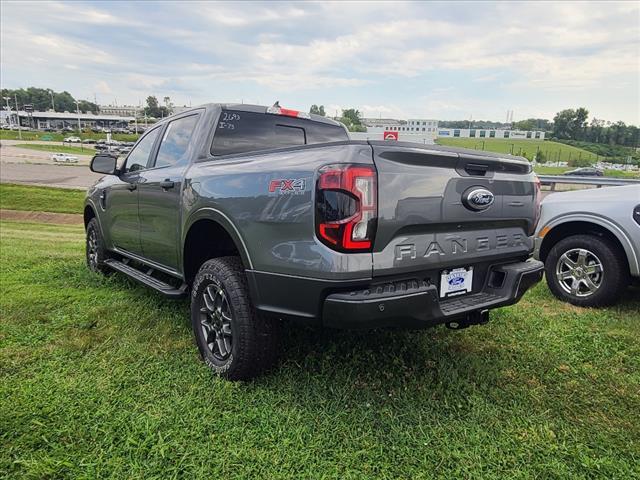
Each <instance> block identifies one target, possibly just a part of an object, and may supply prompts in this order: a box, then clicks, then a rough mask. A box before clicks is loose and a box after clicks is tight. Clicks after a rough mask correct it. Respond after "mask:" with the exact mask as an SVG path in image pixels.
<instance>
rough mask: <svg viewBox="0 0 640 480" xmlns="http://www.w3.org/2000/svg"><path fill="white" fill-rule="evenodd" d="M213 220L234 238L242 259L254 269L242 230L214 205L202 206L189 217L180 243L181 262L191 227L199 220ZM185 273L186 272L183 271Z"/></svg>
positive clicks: (247, 266) (245, 264) (246, 265)
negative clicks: (241, 233)
mask: <svg viewBox="0 0 640 480" xmlns="http://www.w3.org/2000/svg"><path fill="white" fill-rule="evenodd" d="M205 219H206V220H213V221H214V222H217V223H218V224H220V225H221V226H222V228H224V229H225V230H226V232H227V233H228V234H229V236H230V237H231V238H232V239H233V242H234V243H235V245H236V247H237V248H238V252H240V257H241V259H242V263H243V264H244V266H245V267H246V268H247V269H253V262H252V261H251V256H250V255H249V250H248V249H247V245H246V243H245V242H244V239H243V238H242V235H240V232H239V231H238V229H237V228H236V226H235V225H234V224H233V222H232V221H231V219H230V218H229V217H228V216H227V215H226V214H225V213H224V212H221V211H220V210H218V209H216V208H213V207H202V208H200V209H198V210H196V211H195V212H193V213H192V214H191V215H190V216H189V218H188V219H187V221H186V223H185V225H184V228H183V229H182V239H181V242H180V245H181V246H182V248H181V250H180V263H181V264H182V262H184V245H185V242H186V240H187V234H188V232H189V230H190V229H191V226H192V225H193V224H194V223H196V222H197V221H198V220H205ZM183 273H184V272H183Z"/></svg>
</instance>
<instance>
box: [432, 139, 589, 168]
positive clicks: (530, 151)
mask: <svg viewBox="0 0 640 480" xmlns="http://www.w3.org/2000/svg"><path fill="white" fill-rule="evenodd" d="M436 143H438V144H440V145H450V146H454V147H463V148H471V149H474V150H483V149H484V150H488V151H491V152H499V153H513V154H514V155H521V156H523V157H527V158H528V159H529V160H532V159H533V157H534V156H535V154H536V152H537V151H538V149H540V150H541V151H542V152H543V153H544V154H545V156H546V158H547V161H548V162H549V163H553V162H555V161H561V162H567V161H569V155H571V158H572V159H575V158H588V159H592V160H593V161H594V162H595V161H596V155H594V154H593V153H590V152H587V151H586V150H582V149H580V148H576V147H572V146H571V145H565V144H563V143H558V142H551V141H549V140H509V139H500V138H442V137H440V138H438V139H437V140H436Z"/></svg>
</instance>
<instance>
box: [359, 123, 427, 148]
mask: <svg viewBox="0 0 640 480" xmlns="http://www.w3.org/2000/svg"><path fill="white" fill-rule="evenodd" d="M437 130H438V120H433V119H424V118H410V119H409V120H407V121H403V120H400V121H398V120H396V121H394V123H391V122H388V123H386V124H384V125H377V126H373V127H367V132H366V138H368V139H370V140H374V139H379V140H383V139H384V138H385V134H389V132H391V133H392V135H393V136H396V137H397V138H398V140H399V141H401V142H402V141H404V142H417V143H426V144H433V143H434V140H435V139H436V133H437ZM363 138H365V137H363Z"/></svg>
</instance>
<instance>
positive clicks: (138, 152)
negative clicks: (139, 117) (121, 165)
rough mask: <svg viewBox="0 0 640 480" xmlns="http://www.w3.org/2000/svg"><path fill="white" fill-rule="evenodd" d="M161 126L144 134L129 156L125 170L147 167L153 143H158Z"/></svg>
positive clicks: (134, 170) (135, 170) (132, 170)
mask: <svg viewBox="0 0 640 480" xmlns="http://www.w3.org/2000/svg"><path fill="white" fill-rule="evenodd" d="M160 130H162V129H161V128H156V129H155V130H152V131H151V132H149V133H148V134H147V135H145V136H144V138H143V139H142V140H140V143H138V144H137V145H136V146H135V147H134V148H133V150H131V153H129V156H128V157H127V164H126V166H125V172H137V171H138V170H144V169H145V168H147V162H148V161H149V155H150V154H151V150H153V145H154V144H155V143H156V139H157V138H158V134H159V133H160Z"/></svg>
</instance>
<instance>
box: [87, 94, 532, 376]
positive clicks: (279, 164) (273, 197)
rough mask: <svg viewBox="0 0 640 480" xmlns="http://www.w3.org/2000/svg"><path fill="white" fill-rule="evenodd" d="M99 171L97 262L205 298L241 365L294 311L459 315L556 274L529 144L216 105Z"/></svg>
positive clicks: (243, 367) (503, 300)
mask: <svg viewBox="0 0 640 480" xmlns="http://www.w3.org/2000/svg"><path fill="white" fill-rule="evenodd" d="M91 169H92V170H93V171H94V172H98V173H101V174H105V176H104V177H103V178H102V179H101V180H99V181H98V182H97V183H96V184H95V185H94V186H93V187H91V188H90V189H89V191H88V193H87V198H86V202H85V210H84V219H85V225H86V232H87V243H86V258H87V263H88V266H89V268H90V269H92V270H94V271H100V272H105V271H108V270H117V271H119V272H121V273H124V274H125V275H128V276H129V277H131V278H133V279H135V280H137V281H139V282H141V283H143V284H145V285H147V286H148V287H150V288H152V289H155V290H157V291H158V292H161V293H163V294H164V295H166V296H169V297H173V298H182V297H185V296H187V295H189V296H190V298H191V324H192V326H193V330H194V334H195V338H196V343H197V345H198V348H199V351H200V354H201V355H202V357H203V359H204V361H205V363H206V364H207V365H208V366H209V367H211V369H212V370H213V371H214V372H215V373H217V374H219V375H221V376H223V377H225V378H227V379H232V380H239V379H248V378H251V377H253V376H256V375H258V374H259V373H261V372H263V371H264V370H265V369H267V368H269V366H270V365H272V364H273V362H274V359H275V358H276V355H277V353H278V349H277V345H278V335H279V333H278V332H279V329H280V319H282V318H288V319H291V320H294V321H299V322H301V323H303V324H306V325H318V326H328V327H335V328H345V329H350V328H351V329H362V328H375V327H408V328H425V327H429V326H434V325H437V324H446V325H447V326H448V327H450V328H453V329H461V328H466V327H469V326H471V325H478V324H483V323H486V322H487V321H488V320H489V310H490V309H493V308H497V307H501V306H504V305H511V304H514V303H516V302H518V301H519V300H520V298H521V297H522V295H523V294H524V293H525V292H526V291H527V290H528V289H529V288H530V287H531V286H532V285H534V284H535V283H537V282H538V281H540V280H541V278H542V271H543V265H542V263H541V262H539V261H536V260H533V259H530V258H529V257H530V256H531V254H532V252H533V238H532V235H533V233H534V231H535V225H536V221H537V218H538V214H539V198H540V192H539V183H538V182H537V178H536V177H535V175H534V174H533V173H532V171H531V165H530V164H529V162H528V161H527V160H526V159H525V158H522V157H513V156H508V155H506V156H505V155H503V154H496V153H490V152H479V151H476V150H463V149H451V148H448V147H443V146H434V145H423V144H414V143H405V142H385V141H369V142H366V141H351V140H350V139H349V135H348V132H347V130H346V128H345V127H344V125H342V124H340V123H338V122H335V121H333V120H330V119H327V118H325V117H321V116H316V115H309V114H306V113H304V112H297V111H295V110H288V109H282V108H279V107H270V108H266V107H259V106H251V105H207V106H203V107H198V108H195V109H192V110H189V111H187V112H184V113H181V114H178V115H175V116H173V117H169V118H167V119H165V120H163V121H160V122H158V123H157V124H155V125H154V126H153V127H150V129H149V130H148V131H147V132H145V134H144V136H142V138H141V139H140V140H139V141H138V142H137V143H136V145H135V146H134V147H133V150H132V151H131V152H130V153H129V155H128V156H127V157H126V159H125V161H124V163H123V164H122V165H121V166H117V159H116V158H114V157H113V156H111V155H104V154H99V155H96V156H95V157H94V158H93V160H92V162H91ZM132 205H134V206H135V208H134V209H133V210H132ZM132 212H135V213H134V214H132Z"/></svg>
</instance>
